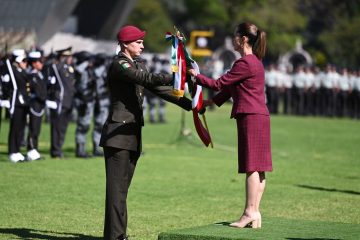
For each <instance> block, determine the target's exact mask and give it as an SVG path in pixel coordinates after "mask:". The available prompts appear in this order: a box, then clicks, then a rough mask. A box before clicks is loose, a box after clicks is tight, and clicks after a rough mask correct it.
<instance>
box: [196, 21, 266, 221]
mask: <svg viewBox="0 0 360 240" xmlns="http://www.w3.org/2000/svg"><path fill="white" fill-rule="evenodd" d="M233 45H234V49H235V50H236V51H238V52H240V54H241V56H242V57H241V58H240V59H238V60H237V61H235V63H234V65H233V66H232V68H231V69H230V71H228V72H227V73H225V74H224V75H223V76H221V77H220V78H219V79H217V80H213V79H210V78H208V77H206V76H204V75H201V74H196V72H195V71H194V70H193V69H191V70H189V73H190V74H191V75H192V76H194V77H195V79H196V83H198V84H200V85H202V86H204V87H207V88H211V89H213V90H216V91H220V92H219V93H218V94H217V95H216V96H215V97H213V98H212V99H210V100H207V101H204V105H205V106H209V105H210V104H212V103H215V104H216V105H217V106H221V105H222V104H223V103H224V102H226V101H227V100H228V99H229V98H230V97H232V98H233V107H232V111H231V118H235V119H236V122H237V130H238V167H239V168H238V172H239V173H246V204H245V209H244V212H243V214H242V216H241V217H240V219H239V220H238V221H236V222H234V223H231V224H230V226H232V227H239V228H243V227H246V226H248V225H251V227H253V228H258V227H261V214H260V211H259V205H260V200H261V197H262V194H263V192H264V190H265V172H267V171H272V160H271V147H270V116H269V111H268V109H267V107H266V104H265V93H264V88H265V73H264V66H263V64H262V62H261V59H262V58H263V56H264V54H265V48H266V37H265V32H263V31H260V30H259V29H258V28H257V27H256V26H255V25H254V24H251V23H242V24H240V25H238V26H237V28H236V30H235V35H234V39H233Z"/></svg>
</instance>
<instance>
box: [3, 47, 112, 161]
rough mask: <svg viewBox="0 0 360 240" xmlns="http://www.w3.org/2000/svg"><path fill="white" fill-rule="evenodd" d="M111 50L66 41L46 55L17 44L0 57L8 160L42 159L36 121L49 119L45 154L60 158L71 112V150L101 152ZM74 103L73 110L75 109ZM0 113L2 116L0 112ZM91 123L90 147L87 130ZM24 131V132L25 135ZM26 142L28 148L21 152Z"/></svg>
mask: <svg viewBox="0 0 360 240" xmlns="http://www.w3.org/2000/svg"><path fill="white" fill-rule="evenodd" d="M110 60H111V56H108V55H105V54H95V55H94V54H90V53H88V52H79V53H75V54H73V53H72V49H71V47H69V48H66V49H61V50H58V51H56V52H55V53H51V54H50V55H49V56H46V57H45V56H44V55H43V52H42V51H40V50H37V49H33V50H31V51H29V52H25V50H23V49H16V50H14V51H13V52H12V53H11V54H10V55H8V56H4V57H2V58H1V61H0V75H1V84H0V97H1V99H0V106H1V110H2V109H4V108H5V109H7V111H5V112H6V116H8V117H9V119H10V120H9V122H10V126H9V135H8V153H9V160H10V161H11V162H14V163H16V162H20V161H25V160H27V161H34V160H38V159H41V158H42V156H41V153H40V152H39V149H38V139H39V135H40V132H41V124H42V122H43V121H44V120H45V119H48V120H49V122H50V135H51V136H50V139H51V141H50V142H51V146H50V155H51V157H52V158H63V157H64V153H63V144H64V140H65V136H66V132H67V128H68V124H69V122H70V121H71V120H72V119H73V116H74V112H75V113H76V114H75V115H76V116H77V117H76V136H75V142H76V156H77V157H80V158H88V157H91V156H101V155H102V154H103V153H102V150H101V148H100V147H99V141H100V135H101V129H102V126H103V124H104V122H105V120H106V117H107V115H108V109H109V95H108V89H107V83H106V74H107V65H108V63H109V61H110ZM74 109H75V110H76V111H74ZM0 119H1V118H0ZM91 123H93V126H94V127H93V133H92V141H93V143H92V146H93V149H92V153H91V154H88V153H87V151H86V149H85V146H86V135H87V133H88V132H89V129H90V125H91ZM25 135H26V136H25ZM24 140H25V142H26V146H27V153H26V154H25V155H23V153H21V147H22V144H23V143H24Z"/></svg>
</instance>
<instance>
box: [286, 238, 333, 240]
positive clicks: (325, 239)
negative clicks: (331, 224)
mask: <svg viewBox="0 0 360 240" xmlns="http://www.w3.org/2000/svg"><path fill="white" fill-rule="evenodd" d="M286 239H288V240H340V238H286Z"/></svg>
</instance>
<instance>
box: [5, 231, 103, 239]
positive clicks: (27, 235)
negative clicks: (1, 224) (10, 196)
mask: <svg viewBox="0 0 360 240" xmlns="http://www.w3.org/2000/svg"><path fill="white" fill-rule="evenodd" d="M1 234H12V235H15V236H17V237H18V238H20V239H25V240H26V239H29V240H30V239H48V240H61V239H65V240H66V239H69V240H72V239H74V240H75V239H78V240H80V239H84V240H100V239H103V238H102V237H94V236H87V235H84V234H79V233H64V232H53V231H43V230H36V229H29V228H0V236H1Z"/></svg>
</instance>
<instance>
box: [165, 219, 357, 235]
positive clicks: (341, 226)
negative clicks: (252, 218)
mask: <svg viewBox="0 0 360 240" xmlns="http://www.w3.org/2000/svg"><path fill="white" fill-rule="evenodd" d="M228 224H229V222H221V223H215V224H211V225H207V226H201V227H194V228H187V229H179V230H173V231H169V232H164V233H160V234H159V237H158V240H234V239H289V240H305V239H306V240H310V239H316V240H322V239H324V240H325V239H329V240H335V239H336V240H338V239H360V225H359V224H346V223H336V222H316V221H304V220H291V219H284V218H265V219H263V223H262V228H261V229H251V228H244V229H239V228H232V227H229V226H228Z"/></svg>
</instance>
